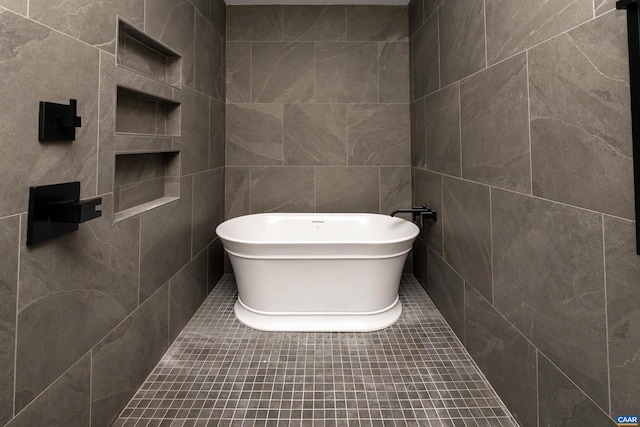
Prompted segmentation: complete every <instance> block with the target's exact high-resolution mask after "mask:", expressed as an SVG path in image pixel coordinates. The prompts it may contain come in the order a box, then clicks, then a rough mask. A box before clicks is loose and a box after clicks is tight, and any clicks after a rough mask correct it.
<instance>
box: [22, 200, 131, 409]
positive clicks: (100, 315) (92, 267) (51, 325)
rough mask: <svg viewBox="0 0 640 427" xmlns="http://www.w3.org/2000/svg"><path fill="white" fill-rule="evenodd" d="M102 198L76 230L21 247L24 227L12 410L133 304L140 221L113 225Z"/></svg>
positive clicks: (27, 400) (51, 379)
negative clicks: (98, 211) (95, 215)
mask: <svg viewBox="0 0 640 427" xmlns="http://www.w3.org/2000/svg"><path fill="white" fill-rule="evenodd" d="M102 198H103V203H102V211H103V216H102V218H99V219H95V220H93V221H90V222H87V223H86V224H81V225H80V226H79V230H78V231H77V232H75V233H71V234H67V235H64V236H61V237H58V238H57V239H55V240H51V241H48V242H44V243H40V244H38V245H35V246H26V243H25V241H26V227H23V229H22V236H21V238H22V243H21V253H20V282H19V285H18V286H19V291H18V292H19V299H18V329H17V355H16V408H17V410H21V409H22V408H24V407H25V406H26V405H27V404H28V403H29V402H31V401H32V400H33V398H34V397H35V396H37V395H38V394H39V393H41V392H42V391H43V390H44V389H45V388H46V387H47V386H48V385H49V384H51V382H52V381H53V380H55V379H56V378H57V377H58V376H59V375H61V374H62V373H63V372H64V371H65V370H66V369H68V368H69V367H70V366H71V365H72V364H73V363H75V362H76V361H77V360H78V359H79V358H80V357H81V356H82V355H83V354H85V353H86V352H87V351H88V350H89V349H91V347H92V346H93V345H95V344H96V342H98V340H99V339H101V338H102V337H103V336H104V335H105V334H106V333H107V332H109V330H111V329H112V328H113V327H114V326H115V325H117V324H118V322H120V321H122V319H124V318H125V317H126V316H127V315H128V314H129V313H131V312H132V311H133V310H134V309H135V308H136V306H137V305H138V297H137V290H138V262H139V261H138V236H139V228H140V226H139V220H138V218H131V219H129V220H126V221H121V222H119V223H118V224H116V225H112V224H113V214H112V212H111V204H112V200H111V196H110V195H108V196H102ZM26 221H27V216H26V214H24V215H23V216H22V223H23V224H26ZM60 278H64V280H60ZM62 313H64V316H63V315H61V314H62ZM87 319H90V321H89V324H90V327H87V322H88V320H87Z"/></svg>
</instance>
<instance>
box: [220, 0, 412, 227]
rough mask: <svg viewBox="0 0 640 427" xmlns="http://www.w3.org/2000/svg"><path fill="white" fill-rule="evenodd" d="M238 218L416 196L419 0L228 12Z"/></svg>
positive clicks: (229, 177)
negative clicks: (413, 103) (414, 88)
mask: <svg viewBox="0 0 640 427" xmlns="http://www.w3.org/2000/svg"><path fill="white" fill-rule="evenodd" d="M226 95H227V97H226V99H227V116H226V202H225V211H226V212H225V215H226V217H235V216H239V215H243V214H248V213H257V212H276V211H280V212H286V211H294V212H376V213H377V212H383V213H389V212H390V211H392V210H393V209H396V208H399V207H406V206H408V205H409V203H410V202H411V167H410V166H411V162H410V150H411V144H410V117H409V41H408V18H407V7H401V6H289V5H286V6H229V7H228V8H227V94H226Z"/></svg>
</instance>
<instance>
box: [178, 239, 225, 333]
mask: <svg viewBox="0 0 640 427" xmlns="http://www.w3.org/2000/svg"><path fill="white" fill-rule="evenodd" d="M219 258H220V260H222V257H219ZM207 270H208V258H207V251H206V250H205V251H202V252H200V254H198V255H196V256H195V257H194V258H193V260H191V262H190V263H189V264H187V265H185V266H184V268H183V269H182V270H180V271H179V272H178V274H176V275H175V276H173V277H172V278H171V281H170V282H169V342H173V340H175V339H176V338H177V337H178V335H179V334H180V332H181V331H182V329H183V328H184V327H185V326H186V324H187V323H189V320H191V317H192V316H193V314H194V313H195V312H196V310H197V309H198V307H200V304H202V301H204V299H205V298H206V297H207V285H208V284H207V272H208V271H207Z"/></svg>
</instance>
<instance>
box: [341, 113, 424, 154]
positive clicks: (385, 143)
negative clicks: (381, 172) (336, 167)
mask: <svg viewBox="0 0 640 427" xmlns="http://www.w3.org/2000/svg"><path fill="white" fill-rule="evenodd" d="M347 116H348V119H347V123H348V125H349V129H348V140H349V165H350V166H365V165H366V166H395V165H408V164H409V163H410V162H411V135H410V120H411V118H410V114H409V104H359V105H350V106H349V107H348V109H347Z"/></svg>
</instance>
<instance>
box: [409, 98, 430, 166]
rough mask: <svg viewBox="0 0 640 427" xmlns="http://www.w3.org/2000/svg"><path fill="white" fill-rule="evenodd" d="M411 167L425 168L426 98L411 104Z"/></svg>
mask: <svg viewBox="0 0 640 427" xmlns="http://www.w3.org/2000/svg"><path fill="white" fill-rule="evenodd" d="M410 110H411V111H410V117H411V166H413V167H416V168H424V167H426V165H427V162H426V157H425V124H426V123H425V122H426V116H425V105H424V98H422V99H420V100H419V101H415V102H412V103H411V106H410Z"/></svg>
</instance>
